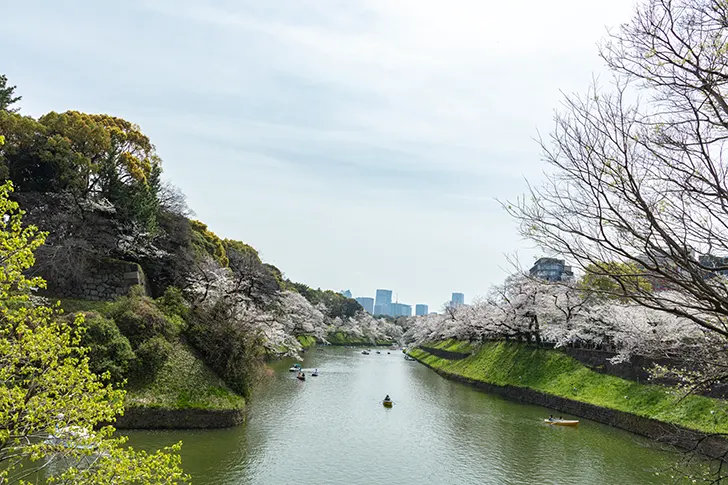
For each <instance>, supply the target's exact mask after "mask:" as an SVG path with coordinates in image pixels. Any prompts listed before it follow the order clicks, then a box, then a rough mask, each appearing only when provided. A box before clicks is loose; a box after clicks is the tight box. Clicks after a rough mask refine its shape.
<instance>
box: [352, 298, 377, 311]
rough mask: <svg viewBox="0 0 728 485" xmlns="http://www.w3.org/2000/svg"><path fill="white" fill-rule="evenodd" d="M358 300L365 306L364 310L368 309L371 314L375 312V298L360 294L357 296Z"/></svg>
mask: <svg viewBox="0 0 728 485" xmlns="http://www.w3.org/2000/svg"><path fill="white" fill-rule="evenodd" d="M356 301H357V303H359V304H360V305H361V306H362V307H364V310H366V311H367V312H369V313H370V314H373V313H374V298H370V297H368V296H360V297H357V299H356Z"/></svg>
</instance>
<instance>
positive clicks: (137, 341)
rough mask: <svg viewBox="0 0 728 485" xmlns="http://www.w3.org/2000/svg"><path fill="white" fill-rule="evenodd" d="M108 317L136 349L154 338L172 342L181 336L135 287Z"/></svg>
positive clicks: (172, 324)
mask: <svg viewBox="0 0 728 485" xmlns="http://www.w3.org/2000/svg"><path fill="white" fill-rule="evenodd" d="M108 316H109V317H111V318H112V319H113V320H114V322H116V325H117V326H118V327H119V330H121V333H123V334H124V335H125V336H126V337H127V338H128V339H129V341H130V342H131V344H132V346H134V347H135V348H136V347H138V346H139V345H141V344H142V343H143V342H144V341H146V340H149V339H151V338H154V337H162V338H164V339H166V340H172V339H174V338H175V337H177V336H178V335H179V328H178V327H177V326H176V325H175V324H174V322H172V321H170V319H168V318H167V316H166V315H165V314H164V313H162V311H161V310H160V309H159V308H158V307H157V306H156V305H155V304H154V300H152V299H151V298H149V297H146V296H144V295H143V294H142V293H141V291H140V289H139V287H135V288H133V289H132V291H131V292H130V294H129V296H125V297H122V298H119V300H117V301H116V303H115V304H114V305H112V307H111V308H110V309H109V312H108Z"/></svg>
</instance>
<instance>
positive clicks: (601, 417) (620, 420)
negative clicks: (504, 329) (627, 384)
mask: <svg viewBox="0 0 728 485" xmlns="http://www.w3.org/2000/svg"><path fill="white" fill-rule="evenodd" d="M423 350H424V349H423ZM418 360H419V359H418ZM419 362H420V363H422V364H424V365H426V366H427V367H430V368H431V369H432V370H434V371H435V372H437V373H438V374H440V375H441V376H443V377H445V378H447V379H451V380H454V381H457V382H461V383H463V384H467V385H469V386H472V387H475V388H477V389H480V390H483V391H485V392H490V393H493V394H499V395H501V396H504V397H507V398H509V399H513V400H515V401H520V402H525V403H529V404H535V405H538V406H543V407H546V408H550V409H554V410H556V411H560V412H563V413H568V414H571V415H573V416H578V417H581V418H586V419H590V420H592V421H596V422H598V423H603V424H607V425H609V426H613V427H615V428H619V429H623V430H625V431H629V432H632V433H635V434H638V435H641V436H645V437H647V438H651V439H654V440H656V441H659V442H661V443H666V444H669V445H672V446H676V447H678V448H681V449H684V450H691V451H697V452H699V453H701V454H703V455H705V456H708V457H711V458H719V457H723V456H725V455H726V454H728V440H726V439H724V438H723V437H720V436H713V435H709V436H706V435H705V434H703V433H700V432H698V431H693V430H690V429H687V428H683V427H681V426H677V425H674V424H668V423H663V422H661V421H656V420H654V419H650V418H644V417H641V416H637V415H634V414H630V413H625V412H623V411H616V410H613V409H607V408H603V407H599V406H595V405H593V404H588V403H583V402H579V401H574V400H571V399H567V398H563V397H559V396H552V395H550V394H546V393H543V392H540V391H535V390H533V389H529V388H525V387H516V386H510V385H508V386H496V385H494V384H488V383H486V382H481V381H477V380H475V379H469V378H466V377H462V376H460V375H457V374H452V373H450V372H447V371H443V370H440V369H435V368H433V367H431V366H428V365H427V364H426V363H424V362H422V361H419Z"/></svg>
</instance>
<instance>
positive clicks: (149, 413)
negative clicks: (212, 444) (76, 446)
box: [114, 408, 245, 429]
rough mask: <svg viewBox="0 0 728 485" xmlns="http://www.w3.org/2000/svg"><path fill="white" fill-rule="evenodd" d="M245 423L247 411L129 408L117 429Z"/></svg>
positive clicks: (235, 424)
mask: <svg viewBox="0 0 728 485" xmlns="http://www.w3.org/2000/svg"><path fill="white" fill-rule="evenodd" d="M244 421H245V410H244V409H235V410H225V411H208V410H204V409H159V408H128V409H125V410H124V415H123V416H119V417H118V418H117V419H116V423H115V424H114V426H115V427H116V428H117V429H211V428H230V427H233V426H237V425H239V424H241V423H243V422H244Z"/></svg>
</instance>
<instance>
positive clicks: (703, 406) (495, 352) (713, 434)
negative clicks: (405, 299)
mask: <svg viewBox="0 0 728 485" xmlns="http://www.w3.org/2000/svg"><path fill="white" fill-rule="evenodd" d="M424 347H428V348H430V349H433V348H434V349H440V350H446V351H450V352H456V351H459V352H460V353H468V352H469V355H468V356H467V357H465V358H461V359H458V360H449V359H446V358H442V357H438V356H437V355H433V354H432V353H430V352H428V351H426V350H424V348H423V347H420V348H414V349H411V350H410V351H409V352H408V353H409V355H410V356H412V357H414V358H415V359H417V360H418V361H420V362H422V363H423V364H425V365H426V366H428V367H430V368H432V369H433V370H435V371H436V372H438V373H439V374H441V375H442V376H444V377H446V378H449V379H453V380H456V381H459V382H462V383H465V384H468V385H471V386H474V387H477V388H479V389H482V390H484V391H487V392H493V393H496V394H500V395H503V396H506V397H508V398H511V399H515V400H518V401H522V402H527V403H530V404H536V405H540V406H544V407H548V408H551V409H555V410H557V411H560V412H563V413H568V414H572V415H575V416H579V417H583V418H586V419H591V420H593V421H597V422H601V423H604V424H607V425H611V426H614V427H617V428H621V429H624V430H627V431H631V432H633V433H636V434H640V435H642V436H646V437H648V438H652V439H655V440H658V441H661V442H663V443H668V444H671V445H674V446H677V447H679V448H683V449H689V450H697V451H699V452H701V453H703V454H705V455H707V456H710V457H718V456H722V455H724V454H725V453H726V452H728V441H726V440H724V439H723V438H721V437H719V436H718V435H719V434H722V433H726V432H728V412H727V411H728V406H727V404H726V401H723V400H720V399H714V398H708V397H703V396H692V395H691V396H687V397H683V396H678V395H676V394H674V393H673V391H672V390H671V389H670V388H667V387H663V386H658V385H646V384H640V383H637V382H632V381H628V380H625V379H620V378H618V377H614V376H610V375H605V374H601V373H598V372H595V371H592V370H591V369H589V368H587V367H586V366H584V365H583V364H581V363H579V362H578V361H576V360H575V359H573V358H571V357H569V356H568V355H565V354H563V353H561V352H558V351H554V350H545V349H540V348H535V347H532V346H527V345H524V344H517V343H508V342H487V343H484V344H482V345H481V346H480V347H473V346H471V345H470V344H466V343H459V342H455V341H446V342H439V343H435V344H432V343H431V344H429V345H424Z"/></svg>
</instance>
